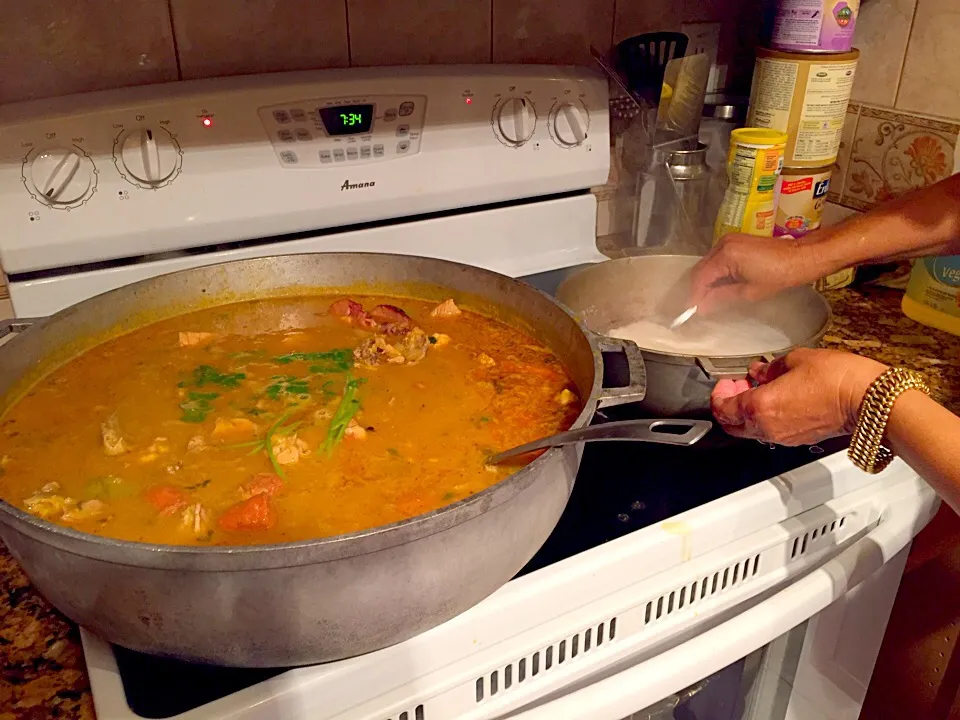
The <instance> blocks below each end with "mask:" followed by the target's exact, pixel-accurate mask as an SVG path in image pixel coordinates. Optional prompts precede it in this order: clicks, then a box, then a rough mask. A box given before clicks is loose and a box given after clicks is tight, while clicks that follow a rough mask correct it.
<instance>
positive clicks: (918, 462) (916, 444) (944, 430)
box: [886, 390, 960, 512]
mask: <svg viewBox="0 0 960 720" xmlns="http://www.w3.org/2000/svg"><path fill="white" fill-rule="evenodd" d="M886 437H887V442H888V443H889V444H890V447H891V449H892V450H893V451H894V452H895V453H896V454H897V455H899V456H900V457H901V458H903V459H904V460H905V461H906V462H907V464H908V465H910V467H912V468H913V469H914V470H915V471H916V472H917V473H918V474H919V475H920V476H921V477H923V479H924V480H926V481H927V482H928V483H929V484H930V485H931V486H932V487H933V489H934V490H936V491H937V493H938V494H939V495H940V497H942V498H943V499H944V500H945V501H946V502H947V504H949V505H950V507H952V508H953V509H954V511H956V512H960V417H957V416H956V415H954V414H953V413H952V412H950V411H949V410H947V409H946V408H945V407H943V406H942V405H939V404H937V403H936V402H935V401H934V400H931V399H930V398H928V397H927V396H926V395H924V394H923V393H921V392H918V391H916V390H908V391H907V392H905V393H904V394H903V395H901V396H900V398H899V399H898V400H897V401H896V403H894V406H893V411H892V412H891V413H890V419H889V421H888V423H887V435H886Z"/></svg>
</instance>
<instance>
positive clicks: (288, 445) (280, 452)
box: [272, 433, 310, 465]
mask: <svg viewBox="0 0 960 720" xmlns="http://www.w3.org/2000/svg"><path fill="white" fill-rule="evenodd" d="M272 447H273V458H274V460H276V461H277V462H278V463H279V464H281V465H293V464H295V463H297V462H299V461H300V458H301V457H306V456H307V455H309V454H310V446H309V445H307V443H306V442H304V441H303V440H301V439H300V438H298V437H297V434H296V433H293V435H283V436H280V437H277V436H274V437H273V441H272Z"/></svg>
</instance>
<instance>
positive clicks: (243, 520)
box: [217, 493, 277, 532]
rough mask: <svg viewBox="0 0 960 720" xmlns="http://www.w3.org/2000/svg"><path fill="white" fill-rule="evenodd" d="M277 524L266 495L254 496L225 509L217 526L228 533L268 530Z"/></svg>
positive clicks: (274, 512)
mask: <svg viewBox="0 0 960 720" xmlns="http://www.w3.org/2000/svg"><path fill="white" fill-rule="evenodd" d="M276 524H277V512H276V510H274V509H273V503H271V502H270V496H269V495H267V494H266V493H260V494H259V495H254V496H253V497H252V498H250V499H249V500H243V501H241V502H238V503H236V504H235V505H231V506H230V507H228V508H227V509H226V511H225V512H224V513H223V515H221V516H220V519H219V520H217V525H219V526H220V528H221V529H222V530H227V531H228V532H238V531H242V530H269V529H270V528H272V527H274V526H275V525H276Z"/></svg>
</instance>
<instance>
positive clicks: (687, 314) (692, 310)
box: [670, 305, 698, 330]
mask: <svg viewBox="0 0 960 720" xmlns="http://www.w3.org/2000/svg"><path fill="white" fill-rule="evenodd" d="M697 307H698V306H697V305H694V306H693V307H689V308H687V309H686V310H684V311H683V312H682V313H680V314H679V315H677V317H675V318H674V319H673V321H672V322H671V323H670V329H671V330H676V329H677V328H678V327H680V326H681V325H683V324H684V323H685V322H686V321H687V320H689V319H690V318H692V317H693V316H694V315H696V314H697Z"/></svg>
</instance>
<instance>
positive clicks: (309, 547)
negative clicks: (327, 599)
mask: <svg viewBox="0 0 960 720" xmlns="http://www.w3.org/2000/svg"><path fill="white" fill-rule="evenodd" d="M316 256H323V257H326V258H331V259H337V258H344V259H345V258H349V259H353V260H356V259H358V258H364V257H367V258H376V259H386V258H389V259H390V261H391V262H394V261H396V262H409V263H421V262H430V263H435V264H438V265H445V266H447V267H449V268H450V269H451V270H466V271H469V272H476V273H480V274H483V275H486V276H488V277H490V278H492V279H493V278H495V279H497V280H499V281H504V280H507V281H510V282H513V283H519V284H520V285H522V286H523V287H524V288H525V290H526V291H527V292H532V293H535V294H537V295H539V296H541V297H542V298H544V299H546V300H547V301H548V302H550V303H551V304H553V305H555V306H557V307H558V308H559V309H560V310H561V311H562V312H563V313H564V314H566V315H567V317H568V318H570V320H571V321H572V322H573V323H574V324H575V325H576V327H577V328H578V329H579V330H580V332H581V333H582V334H583V336H584V338H585V339H586V341H587V343H588V345H589V347H590V350H591V351H592V354H593V384H592V387H591V388H590V394H589V396H588V397H587V398H586V399H585V400H584V402H583V409H582V410H581V411H580V414H579V415H577V418H576V419H575V420H574V422H573V423H572V424H571V426H570V429H576V428H581V427H584V426H585V425H587V424H589V422H590V421H591V420H592V418H593V416H594V413H595V412H596V409H597V403H598V401H599V398H600V394H601V391H602V389H603V357H602V352H601V349H600V344H601V343H602V342H603V341H604V339H605V338H604V337H603V336H600V335H598V334H596V333H594V332H593V331H591V330H590V329H589V328H587V327H586V325H585V324H584V323H583V322H582V321H581V320H580V319H579V318H578V317H577V316H576V315H575V314H574V313H573V312H571V310H570V309H569V308H568V307H567V306H566V305H564V304H563V303H561V302H559V301H558V300H557V299H556V298H554V297H552V296H550V295H549V294H547V293H545V292H543V291H542V290H540V289H539V288H536V287H534V286H532V285H529V284H527V283H525V282H523V281H522V280H518V279H516V278H512V277H509V276H508V275H503V274H501V273H497V272H494V271H492V270H488V269H486V268H479V267H475V266H472V265H466V264H464V263H457V262H453V261H450V260H443V259H440V258H431V257H423V256H418V255H399V254H393V253H377V252H356V253H351V252H330V253H324V252H315V253H294V254H288V255H274V256H266V257H258V258H245V259H238V260H232V261H229V262H224V263H216V264H213V265H205V266H200V267H196V268H186V269H183V270H178V271H175V272H172V273H164V274H162V275H157V276H153V277H150V278H146V279H144V280H139V281H137V282H134V283H130V284H128V285H124V286H121V287H119V288H116V289H113V290H109V291H106V292H104V293H101V294H99V295H95V296H93V297H91V298H87V299H86V300H83V301H81V302H79V303H76V304H74V305H71V306H69V307H66V308H64V309H63V310H60V311H58V312H57V313H54V314H53V315H51V316H49V317H48V318H44V319H43V321H42V322H39V323H37V324H35V325H33V326H32V327H29V328H27V329H26V330H24V331H23V332H22V333H20V334H19V335H18V337H15V338H13V339H12V340H11V341H9V342H7V343H5V344H4V345H3V346H2V347H0V355H2V354H3V353H7V352H11V348H14V349H15V348H16V346H17V345H18V344H19V342H18V341H19V339H20V338H21V337H26V336H27V335H28V334H39V333H42V332H43V330H44V328H45V327H46V326H47V325H48V324H49V323H51V322H56V321H58V320H63V319H65V318H67V317H69V315H71V314H73V313H74V312H76V311H77V310H78V309H79V308H82V307H84V306H89V305H93V304H101V303H104V302H109V300H110V298H111V297H115V296H116V295H118V294H120V293H123V292H129V291H130V290H131V289H132V288H134V287H136V286H140V285H146V284H148V283H150V282H151V281H156V280H158V279H160V278H163V277H170V276H174V275H181V274H188V273H191V272H202V271H204V270H206V271H209V270H211V269H213V268H222V267H225V266H230V265H240V264H244V263H248V264H249V263H257V262H265V261H267V262H270V261H276V262H291V261H294V260H296V259H298V258H303V257H316ZM440 286H441V287H442V285H440ZM263 297H264V298H269V297H270V295H269V294H264V296H263ZM233 302H236V301H233ZM223 304H225V305H226V304H232V303H231V302H230V301H226V302H224V303H223ZM185 312H189V311H185ZM149 324H150V323H147V325H149ZM145 326H146V325H145ZM145 326H144V327H145ZM44 377H46V375H44ZM41 379H42V378H41ZM37 382H39V380H38V381H37ZM14 404H15V403H14ZM575 452H576V449H575V447H573V446H567V447H555V448H550V449H548V450H547V451H545V452H544V453H542V454H541V455H540V456H539V457H538V458H536V459H535V460H533V461H532V462H531V463H529V464H528V465H525V466H523V467H522V468H520V469H519V470H517V471H516V472H514V473H511V474H510V475H508V476H506V477H505V478H503V479H502V480H500V481H499V482H497V483H495V484H493V485H491V486H490V487H488V488H485V489H484V490H481V491H480V492H478V493H476V494H475V495H471V496H470V497H467V498H464V499H462V500H458V501H457V502H455V503H451V504H449V505H444V506H442V507H439V508H437V509H435V510H431V511H430V512H428V513H424V514H422V515H415V516H413V517H410V518H406V519H403V520H398V521H397V522H394V523H390V524H389V525H377V526H375V527H372V528H365V529H363V530H358V531H355V532H352V533H346V534H341V535H331V536H327V537H320V538H313V539H308V540H295V541H290V542H283V543H270V544H263V545H216V546H211V547H207V546H197V545H172V544H166V543H147V542H140V541H136V540H121V539H117V538H111V537H107V536H102V535H95V534H93V533H88V532H84V531H81V530H76V529H74V528H70V527H67V526H65V525H58V524H56V523H53V522H50V521H49V520H44V519H43V518H40V517H38V516H36V515H33V514H31V513H28V512H26V511H25V510H21V509H20V508H18V507H16V506H14V505H12V504H11V503H9V502H7V501H6V500H4V499H2V498H0V535H2V531H3V529H4V526H9V527H10V528H11V529H12V530H14V531H17V532H20V533H22V534H24V535H26V536H28V537H30V538H32V539H33V540H36V541H38V542H41V543H43V544H46V545H52V546H55V547H56V548H57V549H58V550H61V551H64V552H68V553H71V554H74V555H80V556H84V557H89V558H93V559H99V560H104V561H109V562H112V563H115V564H121V565H128V566H133V567H155V568H159V569H164V570H196V571H201V572H202V571H209V570H215V571H231V570H234V571H247V570H265V569H272V568H281V567H297V566H301V565H307V564H312V563H318V562H329V561H333V560H337V559H340V558H343V557H357V556H361V555H365V554H369V553H373V552H378V551H380V550H385V549H388V548H391V547H395V546H397V545H402V544H405V543H408V542H412V541H414V540H417V539H419V538H423V537H428V536H430V535H434V534H436V533H439V532H443V531H445V530H448V529H450V528H452V527H454V526H456V525H460V524H462V523H464V522H469V521H470V520H471V519H473V518H475V517H477V516H479V515H482V514H484V513H485V512H487V510H490V509H492V508H494V507H497V506H499V505H501V504H502V503H504V502H507V501H508V500H510V499H511V498H512V497H514V496H516V495H519V494H520V493H522V492H523V491H524V490H526V489H527V488H528V487H529V486H530V485H531V484H533V482H534V481H535V479H536V478H537V476H538V474H539V471H540V469H541V468H544V467H545V466H547V465H548V464H551V463H557V462H565V461H567V458H569V457H572V456H573V455H574V453H575ZM576 462H577V463H578V462H579V459H577V460H576ZM357 541H367V542H364V544H363V546H362V551H360V552H348V551H347V548H348V547H349V546H350V545H351V544H354V545H355V544H356V542H357ZM338 550H340V552H337V551H338ZM251 560H252V561H253V563H251V562H250V561H251ZM204 561H206V562H204Z"/></svg>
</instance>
